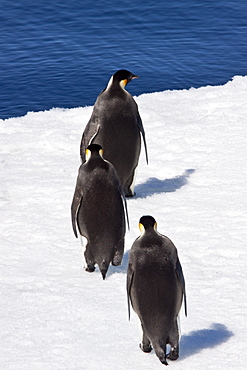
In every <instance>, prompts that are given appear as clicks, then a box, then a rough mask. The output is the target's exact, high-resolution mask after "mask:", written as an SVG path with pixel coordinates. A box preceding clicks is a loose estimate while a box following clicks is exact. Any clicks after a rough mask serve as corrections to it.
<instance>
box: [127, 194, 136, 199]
mask: <svg viewBox="0 0 247 370" xmlns="http://www.w3.org/2000/svg"><path fill="white" fill-rule="evenodd" d="M135 195H136V193H127V194H125V197H126V198H132V197H134V196H135Z"/></svg>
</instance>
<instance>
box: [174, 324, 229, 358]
mask: <svg viewBox="0 0 247 370" xmlns="http://www.w3.org/2000/svg"><path fill="white" fill-rule="evenodd" d="M233 335H234V334H233V333H232V332H231V331H230V330H228V329H227V327H226V326H225V325H223V324H219V323H214V324H212V325H211V326H210V327H209V329H202V330H195V331H192V332H190V333H189V334H187V335H182V337H181V340H180V345H179V347H180V356H179V358H180V359H181V360H182V359H184V358H187V357H189V356H192V355H194V354H196V353H198V352H200V351H202V350H203V349H206V348H213V347H216V346H218V345H220V344H222V343H224V342H226V341H227V340H228V339H229V338H231V337H232V336H233Z"/></svg>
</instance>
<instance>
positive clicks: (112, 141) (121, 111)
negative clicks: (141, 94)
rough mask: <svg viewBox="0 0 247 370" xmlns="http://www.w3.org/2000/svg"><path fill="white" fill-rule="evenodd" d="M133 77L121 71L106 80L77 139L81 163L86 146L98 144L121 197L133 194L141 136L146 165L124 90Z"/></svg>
mask: <svg viewBox="0 0 247 370" xmlns="http://www.w3.org/2000/svg"><path fill="white" fill-rule="evenodd" d="M134 78H138V76H137V75H134V74H132V73H131V72H129V71H127V70H125V69H121V70H119V71H117V72H116V73H115V74H114V75H113V76H112V77H111V78H110V80H109V83H108V85H107V86H106V88H105V89H104V90H103V91H102V92H101V93H100V94H99V96H98V98H97V100H96V102H95V104H94V107H93V112H92V115H91V117H90V119H89V122H88V123H87V125H86V127H85V130H84V132H83V135H82V139H81V146H80V155H81V160H82V163H84V162H85V149H86V148H87V147H88V145H90V144H92V143H94V144H99V145H100V146H101V147H102V148H103V149H104V158H105V159H106V160H108V161H109V162H111V163H112V164H113V166H114V167H115V169H116V171H117V173H118V176H119V179H120V181H121V184H122V186H123V189H124V193H125V196H127V197H132V196H133V195H134V184H135V174H136V169H137V165H138V162H139V156H140V151H141V135H142V138H143V142H144V147H145V153H146V161H147V163H148V155H147V145H146V139H145V132H144V128H143V124H142V120H141V117H140V114H139V111H138V106H137V103H136V102H135V100H134V99H133V97H132V95H131V94H130V93H129V92H128V91H126V90H125V86H126V85H127V83H128V82H130V81H131V80H133V79H134Z"/></svg>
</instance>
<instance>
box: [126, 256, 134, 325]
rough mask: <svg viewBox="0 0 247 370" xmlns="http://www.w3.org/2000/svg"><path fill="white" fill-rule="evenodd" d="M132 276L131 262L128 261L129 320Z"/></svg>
mask: <svg viewBox="0 0 247 370" xmlns="http://www.w3.org/2000/svg"><path fill="white" fill-rule="evenodd" d="M133 278H134V270H133V267H132V264H131V262H129V266H128V271H127V299H128V316H129V320H130V289H131V285H132V281H133Z"/></svg>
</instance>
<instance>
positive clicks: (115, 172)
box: [104, 159, 130, 229]
mask: <svg viewBox="0 0 247 370" xmlns="http://www.w3.org/2000/svg"><path fill="white" fill-rule="evenodd" d="M104 161H105V162H107V163H108V164H109V168H111V171H113V172H114V176H115V178H116V181H117V187H118V189H119V192H120V194H121V197H122V201H123V207H124V211H125V217H126V221H127V225H128V229H130V224H129V214H128V209H127V202H126V197H125V194H124V190H123V187H122V184H121V182H120V179H119V176H118V173H117V171H116V170H115V167H114V166H113V165H112V164H111V162H109V161H107V160H106V159H104Z"/></svg>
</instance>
